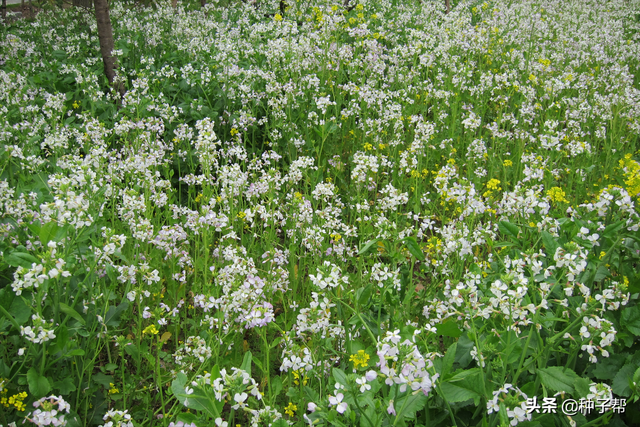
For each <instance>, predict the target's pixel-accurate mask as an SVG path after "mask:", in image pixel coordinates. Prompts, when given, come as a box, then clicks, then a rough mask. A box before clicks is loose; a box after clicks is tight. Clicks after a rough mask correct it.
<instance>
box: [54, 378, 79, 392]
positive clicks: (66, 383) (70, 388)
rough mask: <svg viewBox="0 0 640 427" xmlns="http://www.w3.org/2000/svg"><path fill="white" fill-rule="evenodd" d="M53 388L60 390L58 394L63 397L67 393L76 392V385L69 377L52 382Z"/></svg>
mask: <svg viewBox="0 0 640 427" xmlns="http://www.w3.org/2000/svg"><path fill="white" fill-rule="evenodd" d="M53 388H54V389H57V390H60V394H61V395H63V396H66V395H68V394H69V393H71V392H74V391H76V390H77V388H76V385H75V384H74V383H73V381H72V380H71V378H70V377H65V378H64V379H62V380H60V381H56V382H54V383H53Z"/></svg>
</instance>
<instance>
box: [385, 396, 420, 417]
mask: <svg viewBox="0 0 640 427" xmlns="http://www.w3.org/2000/svg"><path fill="white" fill-rule="evenodd" d="M426 404H427V396H425V395H424V393H418V394H415V395H414V394H409V395H407V396H405V397H403V398H400V399H397V400H396V401H395V402H394V403H393V406H394V408H395V409H396V411H397V412H396V414H397V417H398V418H403V417H404V418H415V416H416V412H418V411H420V410H421V409H422V408H424V405H426Z"/></svg>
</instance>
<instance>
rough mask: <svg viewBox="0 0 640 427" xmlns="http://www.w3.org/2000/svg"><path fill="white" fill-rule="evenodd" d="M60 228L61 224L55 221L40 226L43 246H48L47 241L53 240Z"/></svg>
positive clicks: (39, 234)
mask: <svg viewBox="0 0 640 427" xmlns="http://www.w3.org/2000/svg"><path fill="white" fill-rule="evenodd" d="M59 228H60V226H59V225H58V224H57V223H55V222H53V221H51V222H48V223H46V224H45V225H43V226H42V227H40V233H38V236H39V237H40V242H42V246H44V247H46V246H47V243H49V242H50V241H51V240H53V238H54V237H55V235H56V234H57V233H58V229H59Z"/></svg>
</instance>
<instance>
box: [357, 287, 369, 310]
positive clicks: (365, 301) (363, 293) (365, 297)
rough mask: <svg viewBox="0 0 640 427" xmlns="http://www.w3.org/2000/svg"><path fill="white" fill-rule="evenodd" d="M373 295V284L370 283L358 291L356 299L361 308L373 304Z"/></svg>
mask: <svg viewBox="0 0 640 427" xmlns="http://www.w3.org/2000/svg"><path fill="white" fill-rule="evenodd" d="M372 294H373V283H369V284H368V285H367V286H365V287H363V288H360V289H358V290H357V291H356V299H357V300H358V304H359V305H361V306H363V305H364V306H367V305H369V303H370V302H371V295H372Z"/></svg>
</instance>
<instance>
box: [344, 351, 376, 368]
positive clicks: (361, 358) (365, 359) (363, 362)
mask: <svg viewBox="0 0 640 427" xmlns="http://www.w3.org/2000/svg"><path fill="white" fill-rule="evenodd" d="M370 358H371V356H369V355H368V354H367V353H365V352H364V350H358V353H357V354H352V355H351V356H349V361H351V362H353V367H354V369H358V365H360V366H362V367H363V368H366V367H367V366H369V359H370Z"/></svg>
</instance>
